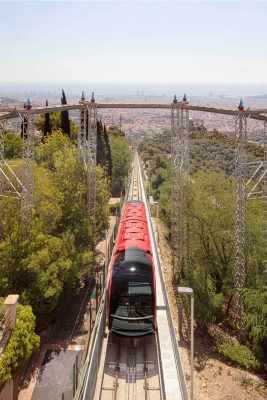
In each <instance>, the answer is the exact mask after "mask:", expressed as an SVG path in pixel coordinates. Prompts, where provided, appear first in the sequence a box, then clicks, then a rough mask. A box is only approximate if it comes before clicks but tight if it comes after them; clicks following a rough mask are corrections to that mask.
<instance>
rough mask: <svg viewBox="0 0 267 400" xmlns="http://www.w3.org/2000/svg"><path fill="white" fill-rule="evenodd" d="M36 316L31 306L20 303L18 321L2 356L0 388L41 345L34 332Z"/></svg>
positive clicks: (0, 359) (0, 357) (0, 361)
mask: <svg viewBox="0 0 267 400" xmlns="http://www.w3.org/2000/svg"><path fill="white" fill-rule="evenodd" d="M34 329H35V316H34V315H33V313H32V309H31V307H30V306H22V305H21V304H19V305H18V311H17V323H16V327H15V329H14V331H13V332H12V333H11V337H10V339H9V342H8V344H7V347H6V349H5V352H4V354H2V355H1V356H0V388H1V387H3V386H4V384H5V383H6V382H9V381H11V380H12V374H13V373H14V372H16V371H17V370H19V369H20V368H21V367H22V366H23V365H25V363H26V361H27V360H28V359H29V358H30V356H31V354H32V353H33V352H34V351H37V350H38V348H39V345H40V338H39V336H37V335H36V334H35V332H34Z"/></svg>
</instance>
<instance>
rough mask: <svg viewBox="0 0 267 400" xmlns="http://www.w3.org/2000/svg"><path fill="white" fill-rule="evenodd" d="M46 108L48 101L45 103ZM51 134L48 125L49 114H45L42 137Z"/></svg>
mask: <svg viewBox="0 0 267 400" xmlns="http://www.w3.org/2000/svg"><path fill="white" fill-rule="evenodd" d="M45 105H46V107H48V101H47V100H46V102H45ZM51 132H52V127H51V123H50V114H49V113H45V122H44V136H47V135H50V134H51Z"/></svg>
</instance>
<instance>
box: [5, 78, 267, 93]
mask: <svg viewBox="0 0 267 400" xmlns="http://www.w3.org/2000/svg"><path fill="white" fill-rule="evenodd" d="M61 89H64V90H65V92H66V93H69V94H72V95H77V96H79V95H80V94H81V91H82V90H84V91H85V92H86V94H87V96H90V93H91V91H95V93H96V95H97V94H98V95H129V96H131V95H137V93H138V94H139V95H142V94H143V95H152V96H153V95H154V96H163V95H166V96H170V95H174V94H177V95H180V96H181V95H182V94H183V93H186V94H187V95H188V96H190V95H191V96H209V95H213V96H220V95H222V96H227V95H228V96H260V95H266V94H267V83H266V84H264V83H263V84H246V83H244V84H241V83H240V84H229V83H225V84H224V83H212V84H211V83H206V84H205V83H202V84H200V83H199V84H197V83H195V84H194V83H191V84H189V83H175V82H174V83H144V82H140V83H131V82H128V83H121V82H118V83H114V82H110V83H104V82H63V81H62V82H60V81H59V82H15V81H14V82H0V95H1V96H5V95H12V94H19V93H21V94H29V93H30V92H34V93H59V92H61Z"/></svg>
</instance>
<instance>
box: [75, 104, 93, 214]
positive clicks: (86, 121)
mask: <svg viewBox="0 0 267 400" xmlns="http://www.w3.org/2000/svg"><path fill="white" fill-rule="evenodd" d="M83 104H84V107H82V108H81V110H80V127H79V132H78V160H79V162H81V163H83V164H84V166H85V169H86V176H87V206H88V211H89V215H90V217H92V218H93V219H94V218H95V208H96V136H97V104H96V103H94V102H91V103H83Z"/></svg>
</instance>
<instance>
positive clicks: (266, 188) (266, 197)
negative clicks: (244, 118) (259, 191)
mask: <svg viewBox="0 0 267 400" xmlns="http://www.w3.org/2000/svg"><path fill="white" fill-rule="evenodd" d="M263 146H264V147H263V151H264V155H263V162H264V171H265V174H264V177H263V184H262V188H263V202H264V203H263V232H264V239H265V246H266V248H267V123H266V121H265V122H264V128H263ZM265 266H266V269H267V260H265Z"/></svg>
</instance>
